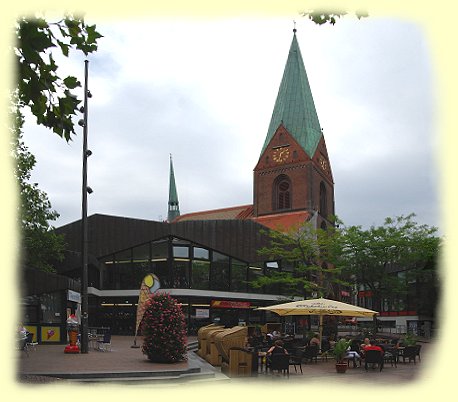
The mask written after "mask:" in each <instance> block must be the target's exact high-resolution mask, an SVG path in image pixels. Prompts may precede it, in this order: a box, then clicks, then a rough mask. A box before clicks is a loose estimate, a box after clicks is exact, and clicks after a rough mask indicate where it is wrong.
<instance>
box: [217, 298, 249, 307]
mask: <svg viewBox="0 0 458 402" xmlns="http://www.w3.org/2000/svg"><path fill="white" fill-rule="evenodd" d="M250 306H251V303H250V302H245V301H233V300H212V301H211V303H210V307H211V308H250Z"/></svg>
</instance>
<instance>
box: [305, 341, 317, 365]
mask: <svg viewBox="0 0 458 402" xmlns="http://www.w3.org/2000/svg"><path fill="white" fill-rule="evenodd" d="M302 357H303V358H304V360H305V361H307V360H310V363H311V362H312V361H315V363H318V346H316V345H313V346H310V345H309V346H306V347H305V349H304V354H303V355H302Z"/></svg>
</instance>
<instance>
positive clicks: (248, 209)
mask: <svg viewBox="0 0 458 402" xmlns="http://www.w3.org/2000/svg"><path fill="white" fill-rule="evenodd" d="M252 213H253V206H252V205H241V206H236V207H230V208H220V209H212V210H210V211H200V212H193V213H190V214H183V215H181V216H179V217H177V218H176V219H175V220H174V221H173V222H184V221H206V220H226V219H246V218H247V217H249V216H251V215H252Z"/></svg>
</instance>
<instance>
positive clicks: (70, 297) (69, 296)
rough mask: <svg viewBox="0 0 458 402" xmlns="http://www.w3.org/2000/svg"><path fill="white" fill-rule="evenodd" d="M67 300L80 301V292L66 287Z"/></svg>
mask: <svg viewBox="0 0 458 402" xmlns="http://www.w3.org/2000/svg"><path fill="white" fill-rule="evenodd" d="M67 300H70V301H72V302H75V303H81V294H79V293H78V292H74V291H73V290H70V289H67Z"/></svg>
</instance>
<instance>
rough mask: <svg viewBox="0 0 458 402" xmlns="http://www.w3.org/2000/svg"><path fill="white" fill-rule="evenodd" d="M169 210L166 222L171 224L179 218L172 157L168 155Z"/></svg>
mask: <svg viewBox="0 0 458 402" xmlns="http://www.w3.org/2000/svg"><path fill="white" fill-rule="evenodd" d="M168 205H169V210H168V214H167V221H168V222H172V221H173V220H174V219H175V218H176V217H178V216H180V206H179V204H178V194H177V186H176V184H175V174H174V172H173V162H172V155H170V178H169V204H168Z"/></svg>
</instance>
